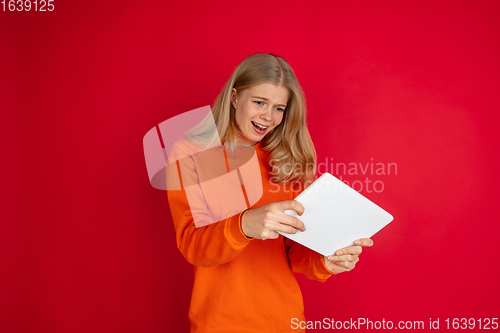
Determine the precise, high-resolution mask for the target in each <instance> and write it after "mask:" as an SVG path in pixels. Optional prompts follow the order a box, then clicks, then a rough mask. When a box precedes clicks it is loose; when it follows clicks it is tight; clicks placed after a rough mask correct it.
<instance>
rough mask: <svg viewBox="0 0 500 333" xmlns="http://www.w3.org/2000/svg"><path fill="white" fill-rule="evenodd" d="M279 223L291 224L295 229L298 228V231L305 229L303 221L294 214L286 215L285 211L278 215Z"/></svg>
mask: <svg viewBox="0 0 500 333" xmlns="http://www.w3.org/2000/svg"><path fill="white" fill-rule="evenodd" d="M279 223H281V224H286V225H289V226H292V227H294V228H295V229H299V230H300V231H305V230H306V226H305V225H304V222H302V221H301V220H299V219H298V218H296V217H295V216H290V215H287V214H285V213H282V215H281V216H280V217H279Z"/></svg>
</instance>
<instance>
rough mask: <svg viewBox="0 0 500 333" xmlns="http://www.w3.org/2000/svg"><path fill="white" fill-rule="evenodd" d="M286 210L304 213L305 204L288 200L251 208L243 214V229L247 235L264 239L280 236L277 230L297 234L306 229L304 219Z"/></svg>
mask: <svg viewBox="0 0 500 333" xmlns="http://www.w3.org/2000/svg"><path fill="white" fill-rule="evenodd" d="M285 210H294V211H296V212H297V214H299V215H302V214H303V213H304V206H302V204H301V203H300V202H298V201H295V200H286V201H278V202H272V203H270V204H267V205H264V206H262V207H258V208H253V209H249V210H247V211H245V212H244V213H243V214H242V215H241V230H242V231H243V233H244V234H245V235H246V236H247V237H252V238H256V239H262V240H265V239H276V238H278V237H279V234H278V233H277V232H276V231H281V232H284V233H287V234H295V233H296V232H297V230H300V231H304V230H306V227H305V226H304V223H302V221H300V220H299V219H298V218H296V217H294V216H290V215H287V214H285V213H284V211H285Z"/></svg>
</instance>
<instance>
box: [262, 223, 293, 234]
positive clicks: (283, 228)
mask: <svg viewBox="0 0 500 333" xmlns="http://www.w3.org/2000/svg"><path fill="white" fill-rule="evenodd" d="M268 228H269V229H270V230H272V231H280V232H284V233H286V234H296V233H297V230H298V229H297V228H294V227H292V226H291V225H288V224H284V223H276V224H273V225H270V226H269V227H268Z"/></svg>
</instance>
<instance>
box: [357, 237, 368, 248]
mask: <svg viewBox="0 0 500 333" xmlns="http://www.w3.org/2000/svg"><path fill="white" fill-rule="evenodd" d="M354 244H356V245H360V246H363V247H371V246H373V240H372V239H371V238H361V239H358V240H357V241H355V242H354Z"/></svg>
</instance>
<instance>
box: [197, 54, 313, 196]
mask: <svg viewBox="0 0 500 333" xmlns="http://www.w3.org/2000/svg"><path fill="white" fill-rule="evenodd" d="M261 83H271V84H273V85H276V86H283V87H285V88H287V89H288V91H289V93H290V99H289V101H288V103H287V106H286V109H285V111H284V114H283V120H282V121H281V123H280V124H279V125H278V126H277V127H275V128H274V129H273V130H272V131H271V132H270V133H267V134H266V136H264V138H263V139H262V149H263V150H265V151H268V152H269V164H270V166H271V168H272V174H273V177H272V180H273V181H274V182H275V183H277V184H294V183H296V182H299V183H300V184H301V185H304V186H305V187H307V185H308V183H309V184H310V183H311V182H312V181H313V180H314V178H315V173H316V151H315V149H314V145H313V142H312V140H311V136H310V135H309V131H308V129H307V124H306V101H305V97H304V92H303V91H302V88H301V86H300V84H299V82H298V80H297V78H296V76H295V73H294V71H293V69H292V67H291V66H290V65H289V64H288V62H287V61H286V60H285V59H283V58H282V57H279V56H276V55H274V54H272V53H255V54H252V55H250V56H248V57H246V58H245V59H244V60H243V61H242V62H240V63H239V64H238V65H237V66H236V68H235V69H234V71H233V73H232V74H231V76H230V77H229V79H228V80H227V82H226V83H225V85H224V87H223V88H222V90H221V92H220V93H219V95H218V96H217V98H216V99H215V102H214V106H213V107H212V115H213V120H215V125H216V129H217V132H218V136H219V137H220V141H221V142H222V143H223V144H224V145H227V146H230V149H231V150H232V151H234V150H235V147H236V143H237V142H238V133H239V129H238V127H237V125H236V119H235V111H236V110H235V108H234V106H233V104H232V103H231V92H232V89H233V88H236V90H237V92H238V93H240V92H242V91H243V90H245V89H248V88H250V87H252V86H254V85H258V84H261ZM206 120H208V118H207V119H206ZM212 124H213V122H212ZM216 134H217V133H216V132H215V128H213V125H212V126H210V123H209V122H208V121H204V122H202V123H201V124H200V125H198V126H197V127H195V128H194V129H193V130H192V131H191V132H190V136H191V138H198V141H202V140H201V139H200V138H203V141H204V142H205V143H207V141H206V139H207V138H208V137H210V138H212V139H211V142H212V143H213V142H214V141H215V140H216V139H218V138H215V139H214V136H215V135H216ZM287 166H289V167H287Z"/></svg>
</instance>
